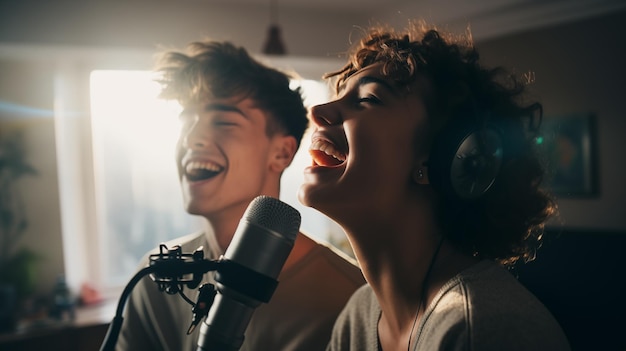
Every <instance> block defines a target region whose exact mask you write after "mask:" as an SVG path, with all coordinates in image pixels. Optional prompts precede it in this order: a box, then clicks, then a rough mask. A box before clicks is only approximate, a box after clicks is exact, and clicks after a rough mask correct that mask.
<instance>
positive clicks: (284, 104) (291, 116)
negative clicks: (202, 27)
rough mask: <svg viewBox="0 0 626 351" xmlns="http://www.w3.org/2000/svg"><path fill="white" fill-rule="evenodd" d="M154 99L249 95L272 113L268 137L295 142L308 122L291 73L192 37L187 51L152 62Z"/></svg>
mask: <svg viewBox="0 0 626 351" xmlns="http://www.w3.org/2000/svg"><path fill="white" fill-rule="evenodd" d="M155 72H156V73H158V74H159V77H158V78H157V79H156V80H157V82H158V83H160V84H161V93H160V97H161V98H163V99H171V100H177V101H178V102H179V103H180V104H181V105H183V106H185V105H186V104H189V103H193V102H198V101H200V100H202V99H203V98H204V97H213V98H218V99H219V98H231V97H240V98H241V99H245V98H251V99H252V100H254V101H255V105H256V107H258V108H260V109H262V110H265V111H268V112H269V114H270V115H271V116H272V117H273V118H270V119H269V120H268V121H267V129H266V133H267V135H268V136H271V135H273V134H274V133H276V132H278V131H280V132H284V133H286V134H287V135H292V136H294V137H295V138H296V140H297V142H298V144H297V145H298V146H300V141H301V139H302V136H303V135H304V131H305V130H306V128H307V126H308V119H307V110H306V108H305V107H304V104H303V101H302V95H301V91H300V88H296V89H291V88H290V86H289V85H290V79H292V78H294V77H292V76H291V75H289V74H287V73H284V72H281V71H279V70H277V69H274V68H271V67H268V66H265V65H263V64H262V63H260V62H258V61H256V60H255V59H253V58H252V57H251V56H250V55H249V54H248V52H247V51H246V50H245V49H244V48H241V47H236V46H235V45H233V44H232V43H230V42H218V41H197V42H192V43H190V44H189V45H188V47H187V53H183V52H177V51H167V52H164V53H162V54H161V55H160V56H159V58H158V61H157V64H156V67H155Z"/></svg>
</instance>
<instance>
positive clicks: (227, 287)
mask: <svg viewBox="0 0 626 351" xmlns="http://www.w3.org/2000/svg"><path fill="white" fill-rule="evenodd" d="M300 222H301V217H300V213H299V212H298V211H297V210H296V209H294V208H293V207H291V206H289V205H287V204H286V203H284V202H281V201H280V200H277V199H275V198H272V197H268V196H258V197H256V198H255V199H254V200H253V201H252V202H251V203H250V205H249V206H248V208H247V209H246V212H245V213H244V216H243V217H242V219H241V221H240V222H239V226H238V227H237V230H236V231H235V235H234V236H233V239H232V241H231V243H230V245H229V246H228V249H227V250H226V253H225V254H224V256H222V257H221V258H220V265H219V266H218V269H217V274H216V278H215V280H216V287H217V291H218V294H217V295H216V296H215V300H214V301H213V304H212V306H211V308H210V310H209V313H208V315H207V317H206V320H205V321H204V322H203V324H202V327H201V329H200V336H199V338H198V349H197V351H209V350H210V351H216V350H219V351H226V350H228V351H230V350H239V348H240V347H241V345H242V344H243V341H244V334H245V331H246V328H247V327H248V323H249V322H250V319H251V318H252V314H253V312H254V310H255V309H256V308H257V307H258V306H259V305H260V304H261V303H266V302H268V301H269V299H270V298H271V296H272V294H273V292H274V289H275V288H276V285H277V284H278V282H277V281H276V278H277V277H278V274H279V273H280V271H281V270H282V267H283V265H284V264H285V261H286V260H287V257H288V256H289V253H290V252H291V249H292V248H293V245H294V242H295V239H296V236H297V234H298V231H299V229H300Z"/></svg>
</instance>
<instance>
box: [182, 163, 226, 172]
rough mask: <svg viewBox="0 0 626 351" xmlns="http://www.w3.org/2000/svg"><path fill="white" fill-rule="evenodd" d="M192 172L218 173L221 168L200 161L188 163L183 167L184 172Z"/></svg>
mask: <svg viewBox="0 0 626 351" xmlns="http://www.w3.org/2000/svg"><path fill="white" fill-rule="evenodd" d="M194 170H206V171H210V172H219V171H220V170H222V167H221V166H219V165H218V164H215V163H213V162H200V161H194V162H189V163H188V164H187V166H186V167H185V171H186V172H193V171H194Z"/></svg>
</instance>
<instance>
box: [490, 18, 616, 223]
mask: <svg viewBox="0 0 626 351" xmlns="http://www.w3.org/2000/svg"><path fill="white" fill-rule="evenodd" d="M625 33H626V12H624V11H621V12H617V13H613V14H611V15H607V16H603V17H601V18H596V19H591V20H586V21H579V22H577V23H573V24H570V25H564V26H559V27H554V28H546V29H544V30H541V31H533V32H528V33H523V34H518V35H513V36H508V37H506V38H500V39H496V40H490V41H487V42H481V43H479V44H478V47H479V49H480V50H481V53H482V56H483V58H485V59H486V60H487V62H492V63H495V64H503V65H504V66H508V67H511V68H514V69H515V70H517V71H518V72H527V71H534V72H535V77H536V78H535V79H536V82H535V83H534V84H533V85H532V86H531V88H532V90H533V93H534V94H535V95H536V97H538V98H539V99H540V100H541V101H542V103H543V105H544V115H545V116H548V117H549V116H562V115H568V114H578V113H591V114H594V115H595V116H596V118H597V144H596V146H597V156H598V160H597V161H598V162H597V165H598V169H597V172H596V173H597V175H598V186H599V189H598V195H597V196H596V197H592V198H560V199H558V202H559V207H560V212H561V220H562V221H563V225H564V226H565V227H568V228H577V229H580V228H588V229H589V228H591V229H604V230H621V231H623V230H624V229H626V216H625V215H624V213H625V209H626V187H625V186H624V179H626V162H625V161H626V158H625V157H624V153H623V150H625V149H626V138H625V137H624V135H625V134H626V118H625V116H626V107H625V106H626V105H624V96H623V93H624V82H625V81H626V66H625V65H624V62H626V41H624V34H625Z"/></svg>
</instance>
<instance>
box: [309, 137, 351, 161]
mask: <svg viewBox="0 0 626 351" xmlns="http://www.w3.org/2000/svg"><path fill="white" fill-rule="evenodd" d="M309 150H319V151H322V152H323V153H325V154H326V155H328V156H332V157H334V158H336V159H338V160H339V161H345V160H346V155H344V154H342V153H341V152H339V151H337V149H335V146H334V145H333V144H330V143H328V142H325V141H323V140H320V139H317V140H315V141H313V143H312V144H311V146H310V147H309Z"/></svg>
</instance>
